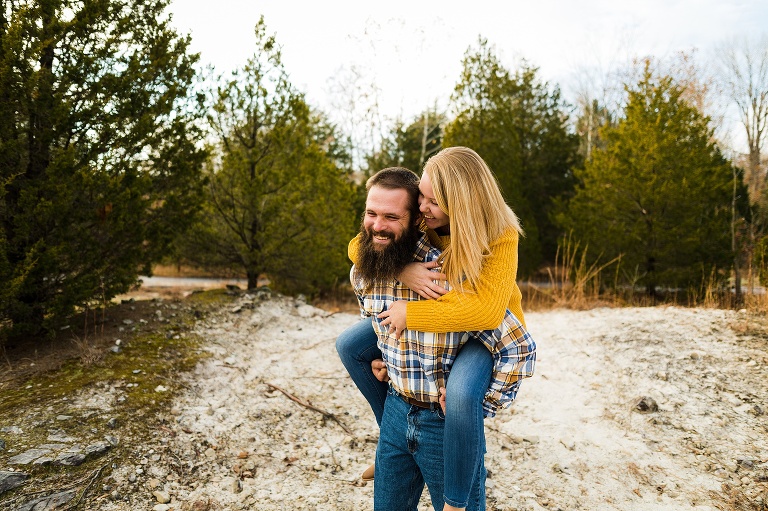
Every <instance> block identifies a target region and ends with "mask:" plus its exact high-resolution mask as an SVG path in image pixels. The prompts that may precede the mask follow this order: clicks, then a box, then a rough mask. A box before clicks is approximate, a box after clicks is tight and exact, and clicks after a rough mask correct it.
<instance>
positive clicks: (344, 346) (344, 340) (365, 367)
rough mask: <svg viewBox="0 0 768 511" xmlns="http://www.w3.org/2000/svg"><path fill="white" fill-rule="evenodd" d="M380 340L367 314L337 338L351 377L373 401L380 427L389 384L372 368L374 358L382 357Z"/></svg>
mask: <svg viewBox="0 0 768 511" xmlns="http://www.w3.org/2000/svg"><path fill="white" fill-rule="evenodd" d="M377 340H378V338H377V337H376V333H375V332H374V331H373V325H372V324H371V318H364V319H362V320H360V321H358V322H357V323H355V324H354V325H352V326H351V327H349V328H347V329H346V330H344V331H343V332H341V334H339V336H338V337H337V338H336V351H338V352H339V358H341V363H342V364H344V367H346V368H347V372H348V373H349V375H350V376H351V377H352V381H353V382H355V385H356V386H357V388H358V390H359V391H360V392H362V393H363V397H364V398H365V400H366V401H368V404H369V405H371V410H373V415H374V416H375V417H376V424H378V425H379V427H381V416H382V414H383V413H384V401H385V400H386V399H387V389H388V388H389V384H387V383H386V382H381V381H379V380H377V379H376V377H375V376H374V375H373V371H371V362H373V361H374V360H376V359H377V358H381V350H380V349H379V347H378V346H377V345H376V341H377Z"/></svg>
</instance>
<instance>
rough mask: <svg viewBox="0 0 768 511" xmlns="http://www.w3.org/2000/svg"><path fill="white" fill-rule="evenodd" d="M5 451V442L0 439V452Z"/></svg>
mask: <svg viewBox="0 0 768 511" xmlns="http://www.w3.org/2000/svg"><path fill="white" fill-rule="evenodd" d="M4 450H5V440H3V439H2V438H0V452H2V451H4Z"/></svg>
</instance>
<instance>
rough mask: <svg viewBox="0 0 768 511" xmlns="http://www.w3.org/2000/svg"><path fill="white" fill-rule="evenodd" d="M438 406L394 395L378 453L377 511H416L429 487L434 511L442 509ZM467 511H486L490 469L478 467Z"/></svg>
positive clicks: (386, 410) (386, 412)
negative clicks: (487, 476)
mask: <svg viewBox="0 0 768 511" xmlns="http://www.w3.org/2000/svg"><path fill="white" fill-rule="evenodd" d="M444 430H445V420H444V418H443V415H442V412H441V410H440V408H439V406H435V407H434V408H432V409H431V410H428V409H426V408H420V407H417V406H412V405H410V404H408V403H406V402H405V401H404V400H403V399H402V398H400V396H398V395H397V394H396V393H395V392H394V391H392V390H390V394H389V396H388V397H387V400H386V404H385V405H384V415H383V417H382V422H381V433H380V434H379V444H378V447H377V448H376V480H375V482H374V486H373V509H374V511H416V510H417V507H418V503H419V499H420V498H421V494H422V492H423V491H424V483H426V484H427V488H428V489H429V494H430V497H431V499H432V507H433V508H434V509H435V511H441V510H442V509H443V505H444V503H443V493H444V492H443V489H444V479H443V433H444ZM474 473H475V479H474V481H472V488H471V491H470V498H469V504H468V506H467V511H484V510H485V477H486V471H485V465H484V464H483V459H482V457H481V458H480V465H479V466H477V467H475V470H474Z"/></svg>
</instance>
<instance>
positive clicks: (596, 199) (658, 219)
mask: <svg viewBox="0 0 768 511" xmlns="http://www.w3.org/2000/svg"><path fill="white" fill-rule="evenodd" d="M628 93H629V99H628V104H627V106H626V108H625V111H624V118H623V119H621V120H619V122H618V124H617V125H616V126H615V127H612V126H607V127H606V128H605V129H604V131H603V133H602V135H603V138H604V140H605V143H606V146H605V148H604V149H600V148H596V149H595V151H594V152H593V157H592V159H591V160H589V161H587V162H586V164H585V167H584V169H583V170H581V171H578V172H577V177H578V178H579V179H580V181H581V186H580V187H579V188H578V189H577V192H576V195H575V196H574V198H573V199H572V200H571V201H570V203H569V205H568V208H567V212H566V213H565V214H563V215H560V217H559V220H560V222H561V225H562V226H563V227H564V228H566V229H572V230H573V234H574V237H575V238H576V239H578V240H580V241H581V242H582V243H585V244H587V245H588V246H589V250H590V252H591V253H592V254H594V255H595V256H599V255H602V256H603V259H612V258H614V257H617V256H619V255H621V256H622V267H623V268H624V270H625V271H628V272H636V273H637V275H638V276H639V280H638V283H641V284H644V285H645V286H646V288H647V290H648V291H649V293H652V294H653V293H655V292H656V288H657V286H666V287H670V288H684V287H688V286H695V285H698V284H700V283H701V282H703V280H704V279H707V278H709V277H710V276H711V275H713V274H714V275H719V278H721V279H722V278H723V277H724V276H725V274H724V273H723V272H722V270H724V269H726V268H728V267H729V266H730V262H731V261H732V253H731V249H730V247H731V239H730V223H731V213H732V205H731V201H732V195H733V193H732V189H733V183H732V169H731V165H730V164H729V162H728V161H727V160H726V159H725V158H724V157H723V156H722V155H721V154H720V152H719V150H718V149H717V147H716V146H715V144H714V143H713V142H712V137H711V135H712V133H711V131H710V129H709V128H708V119H707V118H706V117H704V116H703V115H701V114H700V113H699V112H698V110H696V109H695V108H693V107H692V106H690V105H689V104H688V103H687V102H686V101H685V100H684V99H683V98H682V97H681V94H682V90H681V88H679V87H677V86H676V85H675V84H674V83H673V82H672V80H671V78H669V77H655V76H654V75H653V73H652V72H651V69H650V64H648V63H647V64H646V67H645V71H644V75H643V77H642V79H641V81H640V82H639V83H638V84H637V85H636V86H635V87H634V88H632V89H628Z"/></svg>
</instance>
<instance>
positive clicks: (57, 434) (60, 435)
mask: <svg viewBox="0 0 768 511" xmlns="http://www.w3.org/2000/svg"><path fill="white" fill-rule="evenodd" d="M76 440H77V438H75V437H73V436H69V435H67V434H66V433H64V432H63V431H61V430H58V431H54V432H53V433H51V434H50V435H48V441H49V442H63V443H65V444H71V443H72V442H74V441H76Z"/></svg>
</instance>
